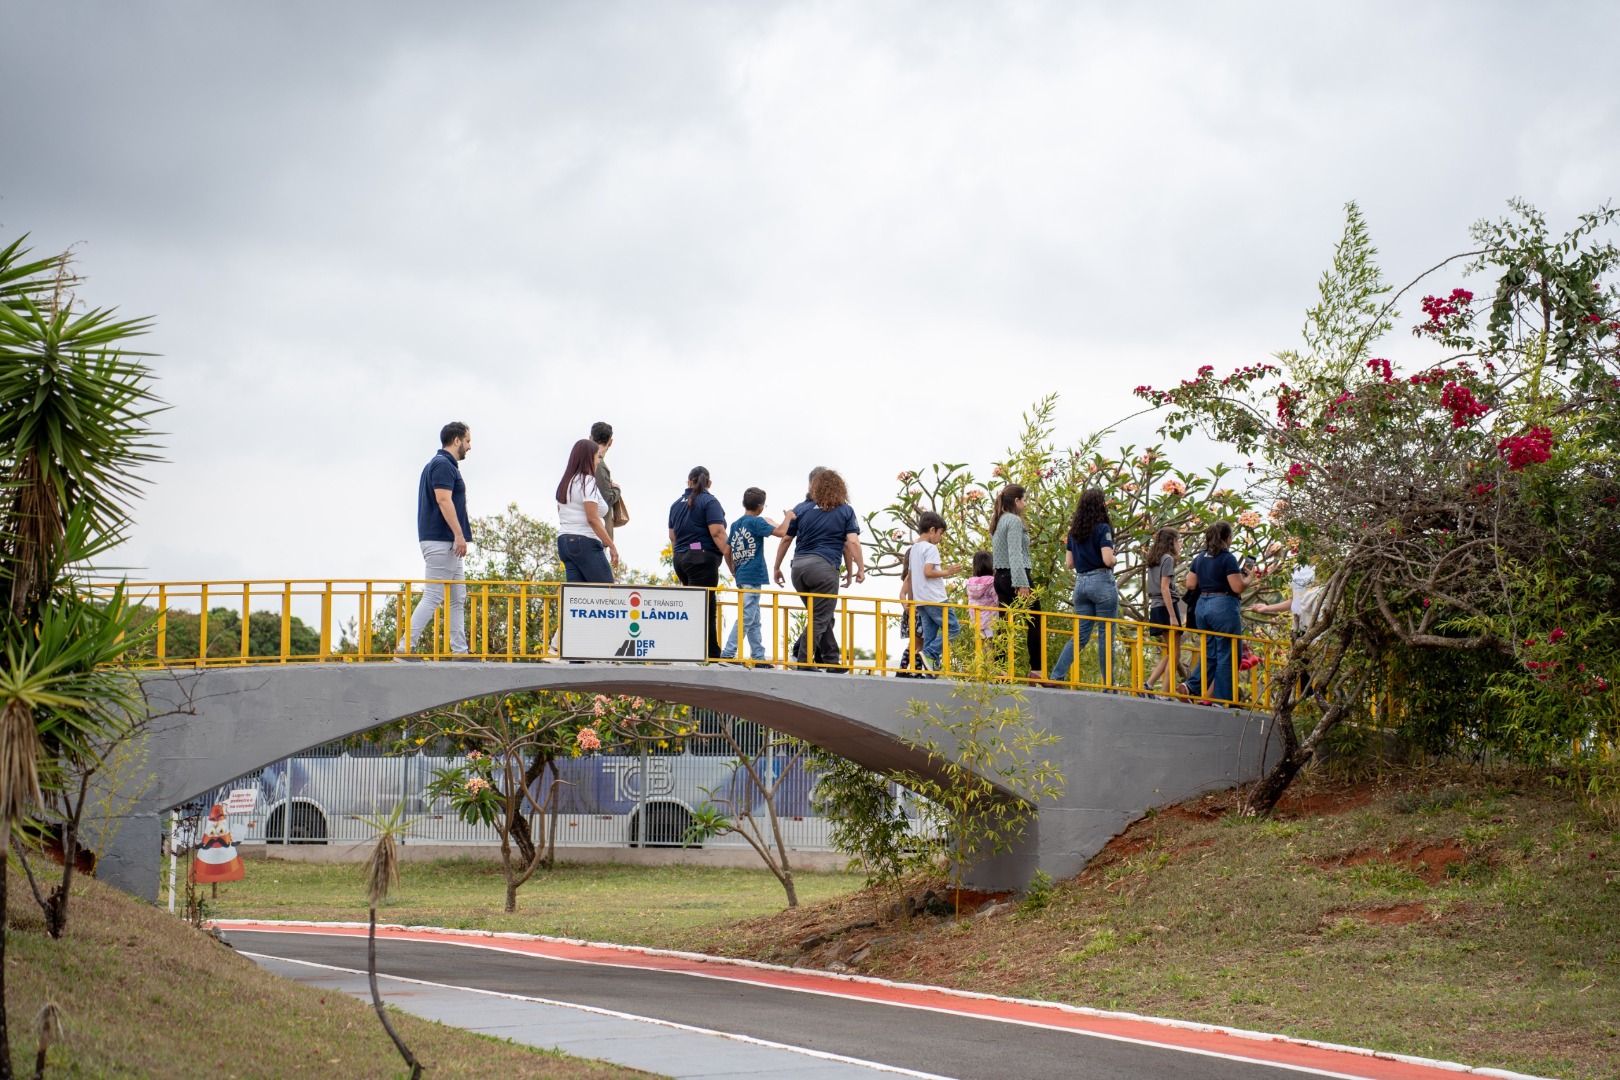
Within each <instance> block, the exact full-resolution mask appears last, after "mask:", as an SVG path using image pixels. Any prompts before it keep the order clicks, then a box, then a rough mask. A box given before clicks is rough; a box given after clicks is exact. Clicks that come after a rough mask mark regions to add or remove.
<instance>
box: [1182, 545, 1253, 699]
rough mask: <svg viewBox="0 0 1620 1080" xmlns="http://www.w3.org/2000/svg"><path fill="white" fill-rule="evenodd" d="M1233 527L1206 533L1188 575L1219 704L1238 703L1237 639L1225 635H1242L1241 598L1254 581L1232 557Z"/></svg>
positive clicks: (1212, 690)
mask: <svg viewBox="0 0 1620 1080" xmlns="http://www.w3.org/2000/svg"><path fill="white" fill-rule="evenodd" d="M1231 547H1232V523H1231V522H1229V521H1217V522H1216V523H1215V524H1213V525H1211V526H1210V527H1209V528H1207V529H1205V530H1204V550H1203V551H1201V552H1199V553H1198V554H1197V555H1196V556H1195V557H1194V558H1193V561H1192V566H1191V568H1189V569H1188V571H1187V580H1186V582H1185V584H1186V587H1187V588H1188V589H1197V590H1198V610H1197V612H1196V614H1195V616H1194V617H1195V619H1196V620H1197V623H1198V629H1200V630H1210V631H1213V633H1209V634H1205V635H1204V671H1205V672H1206V673H1207V677H1208V679H1209V680H1210V696H1211V697H1212V698H1213V699H1214V700H1216V701H1220V702H1228V703H1232V702H1235V700H1236V696H1235V694H1234V693H1233V688H1232V677H1233V675H1234V670H1233V668H1234V664H1235V657H1236V656H1237V655H1238V650H1237V648H1236V647H1235V646H1236V645H1237V639H1236V638H1235V637H1227V636H1222V635H1229V634H1241V633H1243V615H1242V608H1241V607H1240V605H1239V602H1238V598H1239V597H1241V596H1242V595H1243V591H1244V590H1245V589H1247V588H1248V587H1249V585H1250V583H1251V580H1252V579H1251V578H1250V576H1249V575H1248V574H1246V573H1244V572H1243V567H1242V566H1240V565H1238V561H1237V556H1235V555H1233V554H1232V551H1231Z"/></svg>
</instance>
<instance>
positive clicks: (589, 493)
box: [557, 439, 619, 584]
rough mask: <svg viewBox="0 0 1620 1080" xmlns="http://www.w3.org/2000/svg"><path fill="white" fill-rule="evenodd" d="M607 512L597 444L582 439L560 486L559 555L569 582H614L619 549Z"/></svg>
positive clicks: (569, 462)
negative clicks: (598, 472) (600, 483)
mask: <svg viewBox="0 0 1620 1080" xmlns="http://www.w3.org/2000/svg"><path fill="white" fill-rule="evenodd" d="M607 513H608V504H607V500H606V499H604V498H603V497H602V492H601V489H600V488H598V487H597V486H596V444H595V443H594V442H592V441H591V440H590V439H581V440H579V441H578V442H576V443H575V444H574V449H573V450H572V451H571V452H570V453H569V455H568V468H567V469H565V470H564V471H563V477H562V480H561V481H560V482H559V483H558V484H557V556H558V558H560V559H561V560H562V564H563V570H564V571H565V572H566V574H567V579H568V580H569V581H589V582H598V583H601V584H611V583H612V581H613V568H614V567H615V566H617V565H619V550H618V548H616V547H614V546H613V536H612V534H610V533H609V532H608V530H607V524H606V515H607Z"/></svg>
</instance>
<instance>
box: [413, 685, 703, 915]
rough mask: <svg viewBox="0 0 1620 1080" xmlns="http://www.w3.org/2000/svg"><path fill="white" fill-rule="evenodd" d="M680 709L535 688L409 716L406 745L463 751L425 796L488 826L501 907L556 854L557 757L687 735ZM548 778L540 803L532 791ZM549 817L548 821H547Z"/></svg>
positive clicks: (509, 906)
mask: <svg viewBox="0 0 1620 1080" xmlns="http://www.w3.org/2000/svg"><path fill="white" fill-rule="evenodd" d="M688 713H689V710H688V709H687V708H686V707H685V706H682V705H668V704H665V703H663V702H657V701H649V700H647V699H646V698H640V697H631V696H617V697H609V696H608V695H605V694H584V693H573V692H566V691H537V692H528V693H519V694H505V695H497V696H494V697H488V698H476V699H474V700H472V701H464V702H462V703H460V704H459V705H456V706H455V707H453V708H448V709H435V710H433V711H431V712H427V713H423V714H422V715H420V716H418V717H415V718H413V719H412V721H411V727H412V730H413V732H414V733H415V737H414V746H408V747H407V748H408V749H414V748H415V747H420V746H422V745H425V744H427V743H429V742H435V743H437V744H439V745H441V746H445V747H455V748H460V749H462V750H464V751H465V752H466V755H467V761H466V763H465V764H463V765H459V766H451V767H446V768H443V769H440V770H438V771H437V772H436V773H435V774H434V778H433V782H432V783H431V784H429V786H428V793H429V794H430V795H432V796H433V797H434V798H444V799H448V800H449V801H450V805H451V808H452V809H454V810H455V812H456V814H457V815H458V816H459V817H460V818H461V819H462V820H463V821H465V822H467V823H468V824H470V825H471V824H477V825H485V826H488V827H491V828H493V829H495V831H496V834H497V835H498V836H499V837H500V842H501V848H500V851H501V870H502V873H503V874H504V876H505V880H506V911H507V912H508V913H510V912H514V911H516V910H517V896H518V890H519V889H521V888H522V887H523V886H524V885H525V884H527V883H528V881H529V879H530V878H532V877H533V876H534V874H535V871H536V870H539V869H540V868H541V867H542V866H550V865H551V864H552V861H553V859H554V857H555V854H556V824H557V817H556V806H555V799H556V794H557V790H558V788H557V768H556V762H557V760H558V759H559V758H562V757H569V756H577V755H579V754H582V753H588V752H592V751H595V750H599V749H601V747H602V746H603V744H604V743H635V742H652V743H658V742H667V741H669V740H673V739H678V738H681V737H683V736H685V735H686V734H688V733H689V725H688V724H687V723H686V718H687V716H688ZM548 772H549V773H550V779H551V783H550V785H549V788H548V794H547V796H546V799H545V801H544V802H541V801H540V800H538V799H537V798H536V796H535V792H536V790H537V788H539V787H540V786H541V782H542V779H543V778H544V777H545V776H546V774H547V773H548ZM548 821H549V828H547V825H548Z"/></svg>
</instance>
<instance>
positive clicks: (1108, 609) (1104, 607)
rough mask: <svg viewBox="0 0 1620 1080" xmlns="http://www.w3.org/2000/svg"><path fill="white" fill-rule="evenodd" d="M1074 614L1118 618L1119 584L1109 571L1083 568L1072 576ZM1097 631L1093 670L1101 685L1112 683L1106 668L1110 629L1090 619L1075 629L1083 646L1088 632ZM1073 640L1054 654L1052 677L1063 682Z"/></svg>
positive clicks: (1067, 670) (1071, 652)
mask: <svg viewBox="0 0 1620 1080" xmlns="http://www.w3.org/2000/svg"><path fill="white" fill-rule="evenodd" d="M1074 613H1075V614H1076V615H1091V616H1094V617H1095V618H1097V619H1117V618H1119V586H1118V585H1117V584H1116V583H1115V582H1114V572H1113V571H1112V570H1107V569H1104V570H1087V571H1086V572H1085V573H1083V574H1081V575H1080V576H1079V577H1077V578H1075V579H1074ZM1093 627H1095V628H1096V630H1097V670H1098V672H1100V673H1101V674H1100V675H1099V677H1100V678H1101V679H1102V681H1103V684H1104V685H1105V686H1107V685H1112V684H1113V679H1112V678H1111V677H1110V676H1111V675H1112V674H1113V673H1112V672H1111V671H1110V670H1109V668H1110V665H1109V663H1108V657H1109V652H1110V649H1109V645H1110V644H1111V642H1110V641H1109V639H1110V638H1112V637H1113V636H1114V635H1113V634H1112V633H1111V632H1110V629H1111V628H1110V627H1109V624H1108V623H1105V622H1094V621H1093V620H1092V619H1085V618H1083V619H1081V620H1080V629H1079V635H1078V636H1079V644H1080V648H1082V649H1083V648H1085V647H1086V642H1088V641H1090V640H1091V631H1092V628H1093ZM1074 646H1075V642H1074V641H1072V640H1071V641H1069V642H1067V643H1066V644H1065V645H1064V646H1063V651H1062V652H1061V653H1059V654H1058V659H1057V664H1056V666H1054V667H1053V668H1052V680H1053V681H1054V682H1063V681H1065V680H1067V679H1068V677H1069V666H1070V665H1071V664H1073V663H1074V655H1075V649H1074Z"/></svg>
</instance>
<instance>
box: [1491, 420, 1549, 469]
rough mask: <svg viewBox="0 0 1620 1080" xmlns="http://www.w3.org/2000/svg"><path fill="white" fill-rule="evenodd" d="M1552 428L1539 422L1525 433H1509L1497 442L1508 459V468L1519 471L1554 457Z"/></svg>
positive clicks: (1500, 451) (1498, 450)
mask: <svg viewBox="0 0 1620 1080" xmlns="http://www.w3.org/2000/svg"><path fill="white" fill-rule="evenodd" d="M1552 445H1553V433H1552V429H1550V428H1546V427H1542V426H1541V425H1540V424H1537V425H1536V426H1535V427H1533V428H1531V429H1530V430H1529V431H1527V432H1525V433H1524V434H1523V435H1509V436H1507V437H1506V438H1504V439H1503V440H1502V441H1501V442H1499V443H1497V444H1496V450H1497V452H1498V453H1499V454H1501V455H1502V457H1504V458H1506V459H1507V463H1508V468H1509V469H1512V470H1513V471H1514V472H1518V471H1519V470H1521V469H1523V468H1524V467H1525V466H1526V465H1539V464H1541V463H1542V462H1544V461H1546V460H1547V459H1548V458H1550V457H1552Z"/></svg>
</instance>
